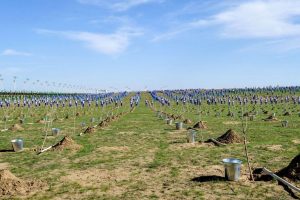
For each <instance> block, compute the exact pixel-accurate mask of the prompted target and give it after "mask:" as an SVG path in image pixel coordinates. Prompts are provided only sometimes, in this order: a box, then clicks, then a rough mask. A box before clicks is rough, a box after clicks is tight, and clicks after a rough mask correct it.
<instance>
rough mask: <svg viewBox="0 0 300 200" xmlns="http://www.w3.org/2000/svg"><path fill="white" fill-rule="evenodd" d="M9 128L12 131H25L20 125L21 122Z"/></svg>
mask: <svg viewBox="0 0 300 200" xmlns="http://www.w3.org/2000/svg"><path fill="white" fill-rule="evenodd" d="M9 130H11V131H23V130H24V128H23V127H22V126H21V125H19V124H15V125H13V126H12V127H10V129H9Z"/></svg>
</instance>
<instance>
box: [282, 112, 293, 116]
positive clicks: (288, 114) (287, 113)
mask: <svg viewBox="0 0 300 200" xmlns="http://www.w3.org/2000/svg"><path fill="white" fill-rule="evenodd" d="M283 116H291V113H290V112H285V113H284V114H283Z"/></svg>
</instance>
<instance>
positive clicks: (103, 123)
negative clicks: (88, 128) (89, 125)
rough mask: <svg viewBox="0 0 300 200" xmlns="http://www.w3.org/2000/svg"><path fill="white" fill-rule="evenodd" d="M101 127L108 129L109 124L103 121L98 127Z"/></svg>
mask: <svg viewBox="0 0 300 200" xmlns="http://www.w3.org/2000/svg"><path fill="white" fill-rule="evenodd" d="M98 126H99V127H101V128H102V127H106V126H107V123H106V122H105V121H102V122H100V123H99V125H98Z"/></svg>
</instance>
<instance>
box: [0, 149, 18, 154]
mask: <svg viewBox="0 0 300 200" xmlns="http://www.w3.org/2000/svg"><path fill="white" fill-rule="evenodd" d="M4 152H15V151H14V150H12V149H0V153H4Z"/></svg>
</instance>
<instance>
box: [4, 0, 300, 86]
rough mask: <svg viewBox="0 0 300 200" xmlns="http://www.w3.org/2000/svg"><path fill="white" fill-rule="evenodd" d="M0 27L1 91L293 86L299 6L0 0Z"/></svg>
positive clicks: (277, 1)
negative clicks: (67, 87)
mask: <svg viewBox="0 0 300 200" xmlns="http://www.w3.org/2000/svg"><path fill="white" fill-rule="evenodd" d="M0 25H1V31H0V74H1V77H0V87H6V88H11V87H13V77H14V76H16V77H17V78H16V87H17V88H19V89H21V88H24V87H33V88H37V87H45V85H47V84H45V82H46V81H47V82H48V85H51V87H53V83H54V84H55V85H58V84H59V83H62V85H64V84H67V85H68V86H69V87H71V86H72V87H75V86H76V87H77V88H79V87H85V88H101V89H110V90H117V89H118V90H125V89H128V88H130V89H134V90H142V89H145V88H148V89H161V88H171V89H172V88H226V87H246V86H248V87H251V86H269V85H300V79H299V74H300V67H299V63H300V1H299V0H251V1H250V0H226V1H225V0H224V1H220V0H185V1H182V0H26V1H21V0H2V1H1V2H0ZM2 79H3V80H2ZM1 80H2V81H1ZM37 80H39V82H37ZM33 83H35V85H34V84H33ZM37 83H39V85H40V83H44V84H43V86H37ZM49 87H50V86H49Z"/></svg>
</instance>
